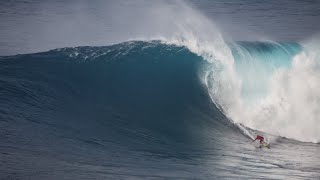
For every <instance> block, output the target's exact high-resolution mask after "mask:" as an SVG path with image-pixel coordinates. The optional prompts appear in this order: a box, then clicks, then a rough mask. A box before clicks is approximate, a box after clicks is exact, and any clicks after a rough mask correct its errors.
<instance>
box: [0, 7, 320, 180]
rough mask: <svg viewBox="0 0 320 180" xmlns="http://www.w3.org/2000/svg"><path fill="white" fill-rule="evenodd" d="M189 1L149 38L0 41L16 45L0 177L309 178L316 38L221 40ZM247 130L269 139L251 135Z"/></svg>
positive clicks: (3, 87) (2, 114)
mask: <svg viewBox="0 0 320 180" xmlns="http://www.w3.org/2000/svg"><path fill="white" fill-rule="evenodd" d="M71 2H72V1H71ZM71 2H69V3H71ZM139 2H140V1H139ZM250 2H251V1H250ZM2 3H3V2H2ZM10 3H12V4H10ZM16 3H18V5H16ZM39 3H40V2H38V1H24V2H20V1H19V2H7V3H4V4H5V5H6V6H8V7H9V6H11V5H12V6H18V7H20V6H22V5H26V6H28V7H30V6H31V7H32V5H30V4H39ZM47 3H48V2H47ZM122 3H123V4H121V3H120V4H121V6H120V5H119V6H120V7H126V6H130V7H131V5H132V4H131V1H130V2H126V1H123V2H122ZM167 3H168V2H167ZM179 3H181V2H180V1H179ZM179 3H178V4H179ZM206 3H207V4H208V6H207V10H208V11H210V12H211V13H212V12H213V11H224V12H225V11H231V9H232V8H233V7H235V6H236V4H237V3H231V5H227V4H225V3H222V2H216V3H213V4H209V2H205V1H202V2H200V3H195V4H193V5H194V6H197V7H198V8H200V10H201V9H202V8H203V6H204V4H206ZM252 3H253V2H252ZM288 3H289V2H288ZM306 3H310V4H312V3H314V6H312V7H310V8H311V10H314V8H315V9H316V8H317V7H318V6H317V2H316V1H315V2H313V1H312V2H311V1H310V2H309V1H308V2H306ZM40 4H42V3H40ZM44 4H46V3H44ZM48 4H49V3H48ZM48 4H47V5H48ZM53 4H54V3H53ZM58 4H59V2H57V3H56V4H55V5H58ZM71 4H72V3H71ZM128 4H129V5H128ZM138 4H139V3H138ZM146 4H147V6H148V7H152V8H154V5H153V3H150V4H148V3H146ZM161 4H162V3H161ZM296 4H299V2H293V6H294V7H296V6H295V5H296ZM157 5H159V4H157ZM209 5H210V6H209ZM137 6H138V5H137ZM172 6H173V9H174V10H175V5H174V4H171V3H170V2H169V5H168V7H167V6H161V8H160V10H161V11H159V12H163V11H166V9H167V8H168V9H170V8H172ZM256 6H257V3H253V4H252V5H250V4H245V7H246V8H247V9H248V12H249V9H250V8H254V7H256ZM34 7H38V6H36V5H34ZM65 7H68V4H67V5H66V6H65ZM76 7H79V6H75V8H76ZM80 7H82V6H80ZM88 7H90V6H88ZM116 7H117V8H119V7H118V6H114V8H116ZM156 7H159V6H156ZM164 7H166V8H164ZM191 7H192V5H189V4H188V5H186V4H184V3H182V4H181V8H182V10H179V11H174V12H175V13H174V14H175V15H177V16H176V17H174V18H178V19H179V18H180V17H179V15H181V17H183V19H185V18H184V17H185V16H184V15H186V14H185V13H186V12H188V14H189V15H190V18H189V19H188V20H186V21H181V24H179V23H175V25H176V27H175V28H177V29H174V30H172V32H174V33H173V34H172V32H171V31H170V32H169V33H166V34H165V35H166V36H155V37H158V38H159V39H157V38H151V39H156V40H150V39H149V37H148V38H141V39H143V40H139V41H125V42H122V43H117V44H113V45H107V46H91V45H92V44H91V43H90V41H89V42H88V44H82V45H90V46H79V47H65V46H68V44H65V42H66V41H59V38H58V39H57V42H58V43H57V44H56V45H58V46H60V45H61V46H62V48H59V49H53V50H49V51H46V52H40V53H31V54H24V53H25V52H26V51H25V50H22V51H21V53H19V51H17V48H19V47H18V46H17V45H15V43H16V42H18V41H19V40H17V39H16V41H15V40H12V41H11V38H12V37H11V38H8V39H6V41H8V42H10V43H11V42H12V44H11V45H12V46H14V48H13V49H11V50H12V51H11V50H6V49H10V47H11V46H6V45H4V44H5V43H4V40H2V42H1V44H2V45H1V51H2V52H4V54H12V53H13V54H19V55H10V56H1V57H0V137H1V140H0V142H1V143H0V179H319V178H320V161H319V160H320V155H319V152H320V146H319V142H320V133H319V130H320V129H319V127H320V124H319V116H320V114H319V113H320V112H319V107H320V94H319V92H318V89H319V88H320V69H319V67H320V66H319V59H320V53H319V49H318V48H317V47H319V46H318V43H317V41H316V40H315V41H312V42H310V43H301V42H298V40H295V41H292V42H284V41H283V40H281V38H280V40H279V41H256V40H250V41H249V40H242V41H231V40H228V41H227V40H225V39H227V38H224V36H223V35H221V34H220V33H219V31H218V30H217V29H214V30H213V27H215V26H213V25H212V24H210V22H211V21H210V20H209V19H207V18H206V16H203V15H202V14H201V13H200V12H198V10H197V11H195V10H194V8H195V7H192V8H191ZM201 7H202V8H201ZM259 7H260V5H259ZM277 7H282V5H281V6H277ZM290 7H291V6H290ZM290 7H289V8H288V12H291V10H292V7H291V8H290ZM18 9H19V8H18ZM57 9H59V8H57ZM89 9H90V8H89ZM120 9H121V8H120ZM156 9H157V8H156ZM16 10H17V9H16ZM157 10H159V9H157ZM171 10H172V9H171ZM185 10H187V11H185ZM311 10H310V12H312V11H311ZM7 11H9V10H6V11H2V13H3V14H4V16H3V17H2V18H4V17H5V16H9V15H8V12H7ZM13 11H14V10H13ZM61 11H62V12H69V11H65V9H64V7H61ZM181 11H182V12H181ZM276 11H277V12H278V11H279V12H284V11H285V10H283V11H281V10H280V9H278V10H276ZM36 12H37V11H36ZM79 12H80V11H79ZM210 12H209V14H210ZM245 12H246V11H245ZM250 12H251V11H250ZM254 12H260V10H258V9H256V11H254ZM301 12H305V11H301ZM69 13H71V12H69ZM170 13H171V11H169V10H168V11H167V14H170ZM204 13H208V12H207V11H205V12H204ZM9 14H10V13H9ZM63 14H64V13H62V15H63ZM71 14H72V13H71ZM89 14H90V13H89ZM155 14H157V13H156V12H155ZM226 14H228V13H226ZM226 14H224V13H222V14H220V15H221V16H222V15H223V17H227V15H226ZM240 14H241V13H240ZM64 15H66V14H64ZM69 15H70V14H69ZM73 15H74V14H73ZM98 15H99V13H98ZM100 15H102V14H100ZM191 15H192V16H191ZM292 15H293V14H292ZM312 15H314V16H315V17H318V14H317V13H315V14H314V13H313V14H312ZM17 16H19V13H18V15H17ZM67 16H68V14H67ZM293 16H296V15H293ZM297 16H298V15H297ZM310 16H311V15H310ZM29 17H33V16H32V15H30V16H29ZM83 17H87V20H88V19H90V17H91V16H89V17H88V16H83ZM299 17H300V16H299ZM39 18H44V19H46V18H45V16H39ZM199 18H200V19H199ZM305 18H307V19H308V18H310V17H309V16H308V17H305ZM4 19H5V18H4ZM280 19H281V18H280ZM302 19H303V17H302ZM106 22H108V21H106ZM10 23H12V22H9V21H7V22H6V26H7V28H8V27H9V26H10V25H9V24H10ZM45 23H47V22H45ZM137 23H139V22H137ZM194 23H195V24H197V26H192V24H194ZM169 24H170V23H169ZM167 25H168V24H167ZM116 27H117V26H116ZM313 27H314V29H313V30H312V31H316V28H317V27H316V26H313ZM273 28H274V27H273ZM20 30H22V29H20ZM136 30H138V29H136ZM149 30H150V29H149ZM1 31H2V32H1ZM3 31H4V30H3V29H2V30H0V32H1V36H2V35H3V34H5V33H4V32H3ZM120 31H122V30H120ZM114 32H115V30H114ZM296 32H298V31H296ZM119 33H120V32H119ZM275 34H277V35H279V33H275ZM280 34H281V33H280ZM131 35H132V34H131ZM157 35H159V34H157ZM293 35H294V33H292V34H291V35H290V38H292V37H293ZM128 36H130V35H128ZM279 36H280V35H279ZM40 37H41V36H40ZM107 37H108V36H107ZM288 37H289V36H286V37H284V36H283V39H287V38H288ZM26 38H27V39H28V37H26ZM88 38H90V36H89V37H88ZM132 38H137V37H132ZM290 38H289V39H290ZM66 39H68V38H66ZM70 39H73V38H72V37H70ZM297 39H301V37H299V38H297ZM82 40H83V39H82ZM82 40H80V41H81V42H82V43H84V42H85V41H82ZM92 40H94V38H93V39H92ZM0 41H1V40H0ZM50 41H51V40H48V41H45V42H46V43H49V42H50ZM115 41H118V40H115ZM26 42H28V41H26ZM33 42H34V43H35V44H37V46H33V45H35V44H33V45H31V46H30V48H31V49H32V51H37V50H40V49H41V48H40V46H39V44H38V43H36V41H33ZM102 42H103V41H101V43H102ZM77 43H79V41H77V42H76V44H77ZM69 45H70V44H69ZM77 45H81V44H77ZM54 46H55V45H52V44H50V43H49V44H48V46H45V47H43V48H51V47H54ZM27 51H29V50H27ZM257 134H261V135H264V136H265V137H266V139H267V141H268V142H269V143H271V144H270V149H268V148H259V144H258V143H256V142H254V143H251V142H252V138H253V137H254V136H255V135H257Z"/></svg>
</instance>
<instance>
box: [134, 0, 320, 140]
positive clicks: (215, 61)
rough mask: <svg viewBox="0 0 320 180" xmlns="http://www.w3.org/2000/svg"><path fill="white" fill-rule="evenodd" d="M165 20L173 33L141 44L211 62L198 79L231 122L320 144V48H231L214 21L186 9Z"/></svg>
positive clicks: (173, 9)
mask: <svg viewBox="0 0 320 180" xmlns="http://www.w3.org/2000/svg"><path fill="white" fill-rule="evenodd" d="M177 6H178V7H177ZM177 8H179V11H176V10H177ZM156 12H157V11H156ZM165 14H166V15H167V16H171V15H173V17H174V18H173V24H171V25H170V27H171V30H172V31H171V32H170V33H167V34H166V35H159V34H156V35H155V36H150V37H148V38H139V39H147V40H149V39H158V40H159V39H160V40H162V41H163V42H164V43H168V44H175V45H179V46H185V47H187V48H188V49H189V50H190V51H191V52H193V53H196V54H197V55H199V56H202V57H203V58H204V59H205V60H207V61H208V62H209V63H210V66H209V67H205V68H203V73H200V78H201V79H202V81H203V83H204V84H205V85H206V86H207V88H208V91H209V94H210V96H211V98H212V100H213V101H214V102H215V104H216V105H217V106H218V107H219V108H220V109H221V110H222V111H223V112H224V113H225V115H226V116H227V117H229V119H231V120H232V121H233V122H234V123H241V124H243V125H245V126H247V127H250V128H253V129H256V130H261V131H264V132H267V133H270V134H273V135H276V136H282V137H287V138H293V139H296V140H299V141H305V142H314V143H318V142H319V141H320V132H319V131H318V128H319V127H320V121H319V117H320V110H319V108H318V107H319V106H320V93H319V91H318V89H320V69H319V51H318V50H317V49H316V48H315V47H316V45H317V43H313V44H311V45H310V44H309V45H300V44H298V43H277V42H269V41H266V42H260V43H259V42H257V43H251V45H254V47H250V45H249V46H248V45H245V44H246V43H245V42H243V43H230V42H228V43H227V42H226V41H225V40H224V38H223V37H222V34H221V33H220V32H219V30H218V29H217V27H216V25H214V24H213V23H212V21H211V20H209V19H208V18H206V17H205V16H203V15H202V14H201V13H199V12H197V11H196V10H194V9H193V8H190V7H189V6H188V5H186V4H185V3H182V2H180V1H179V2H178V4H175V5H173V6H170V7H169V8H168V9H167V11H166V13H165ZM160 22H161V20H160ZM167 25H168V24H167ZM249 44H250V43H249Z"/></svg>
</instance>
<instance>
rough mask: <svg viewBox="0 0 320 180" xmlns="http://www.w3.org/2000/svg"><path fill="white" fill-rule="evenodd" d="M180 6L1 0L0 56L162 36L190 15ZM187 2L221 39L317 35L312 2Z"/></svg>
mask: <svg viewBox="0 0 320 180" xmlns="http://www.w3.org/2000/svg"><path fill="white" fill-rule="evenodd" d="M179 4H181V2H180V1H178V3H174V2H173V1H169V0H164V1H146V0H132V1H131V0H122V1H116V0H115V1H105V0H95V1H91V0H68V1H63V0H54V1H49V0H16V1H1V2H0V22H1V23H0V55H11V54H22V53H31V52H39V51H45V50H50V49H53V48H59V47H70V46H71V47H73V46H86V45H110V44H114V43H118V42H122V41H127V40H129V39H136V38H139V37H151V36H153V35H166V34H168V33H172V32H173V31H174V30H173V29H172V26H174V25H175V24H177V22H175V21H177V19H175V18H171V17H177V16H178V15H177V14H180V15H186V19H187V18H189V17H188V16H194V12H192V13H189V14H188V13H186V12H183V13H181V12H180V11H183V10H181V9H182V8H181V9H180V7H179ZM183 4H184V3H183ZM188 4H189V5H188V6H191V7H192V9H195V11H197V13H198V12H200V14H204V16H207V17H208V18H209V19H210V20H211V21H212V22H213V23H214V24H216V26H217V28H219V29H220V31H221V32H222V33H223V34H224V36H225V38H226V39H232V40H274V41H301V40H304V39H307V38H310V37H312V36H313V35H316V34H318V33H319V32H320V1H317V0H309V1H294V0H290V1H289V0H281V1H278V0H269V1H265V2H264V1H258V0H256V1H254V0H230V1H224V0H213V1H211V0H202V1H198V0H190V1H188ZM184 11H185V10H184ZM200 17H201V16H200ZM180 19H181V17H180ZM199 21H201V19H199Z"/></svg>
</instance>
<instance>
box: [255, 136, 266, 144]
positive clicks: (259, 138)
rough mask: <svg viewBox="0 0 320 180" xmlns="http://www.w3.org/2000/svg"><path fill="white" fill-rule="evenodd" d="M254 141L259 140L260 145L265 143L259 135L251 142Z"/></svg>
mask: <svg viewBox="0 0 320 180" xmlns="http://www.w3.org/2000/svg"><path fill="white" fill-rule="evenodd" d="M256 140H259V141H260V144H263V143H265V142H264V137H262V136H260V135H257V137H256V139H255V140H253V141H252V142H254V141H256Z"/></svg>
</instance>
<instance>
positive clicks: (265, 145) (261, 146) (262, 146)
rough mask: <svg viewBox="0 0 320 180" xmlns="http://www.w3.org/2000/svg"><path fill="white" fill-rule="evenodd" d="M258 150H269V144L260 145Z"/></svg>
mask: <svg viewBox="0 0 320 180" xmlns="http://www.w3.org/2000/svg"><path fill="white" fill-rule="evenodd" d="M259 148H268V149H270V143H269V144H267V143H263V144H261V145H260V146H259Z"/></svg>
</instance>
